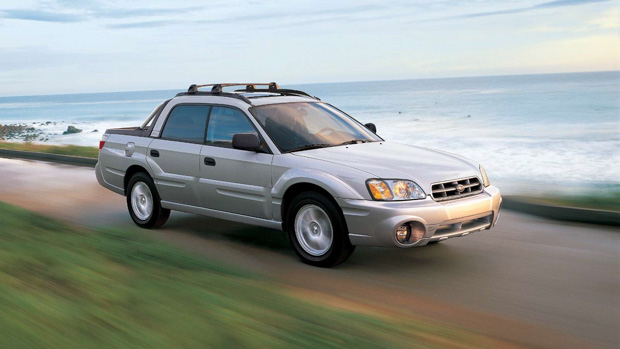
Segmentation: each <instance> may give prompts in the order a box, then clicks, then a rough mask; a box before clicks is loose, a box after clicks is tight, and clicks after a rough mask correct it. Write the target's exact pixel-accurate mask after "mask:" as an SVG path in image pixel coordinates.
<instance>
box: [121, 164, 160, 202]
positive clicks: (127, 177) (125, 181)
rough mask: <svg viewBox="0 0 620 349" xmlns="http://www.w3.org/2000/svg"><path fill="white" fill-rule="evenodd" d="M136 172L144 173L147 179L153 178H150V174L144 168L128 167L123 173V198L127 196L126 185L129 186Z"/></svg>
mask: <svg viewBox="0 0 620 349" xmlns="http://www.w3.org/2000/svg"><path fill="white" fill-rule="evenodd" d="M138 172H144V173H146V174H147V175H149V177H151V178H153V176H151V174H150V173H149V171H148V170H147V169H146V168H145V167H143V166H140V165H131V166H129V168H128V169H127V171H125V177H124V178H123V190H124V191H125V196H127V184H129V181H130V180H131V177H133V176H134V175H135V174H136V173H138Z"/></svg>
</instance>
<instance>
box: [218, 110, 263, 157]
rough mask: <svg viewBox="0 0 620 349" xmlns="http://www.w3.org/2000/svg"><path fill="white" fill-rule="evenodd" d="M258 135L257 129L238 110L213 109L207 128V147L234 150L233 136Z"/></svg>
mask: <svg viewBox="0 0 620 349" xmlns="http://www.w3.org/2000/svg"><path fill="white" fill-rule="evenodd" d="M237 133H254V134H257V133H256V129H254V126H253V125H252V123H250V120H248V118H247V117H246V116H245V114H244V113H243V112H241V111H239V110H237V109H233V108H226V107H213V110H211V116H209V126H208V127H207V143H206V144H207V145H213V146H217V147H225V148H232V138H233V135H235V134H237Z"/></svg>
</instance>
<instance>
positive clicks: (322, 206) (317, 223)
mask: <svg viewBox="0 0 620 349" xmlns="http://www.w3.org/2000/svg"><path fill="white" fill-rule="evenodd" d="M286 221H287V233H288V237H289V241H290V242H291V245H292V246H293V249H294V250H295V252H296V253H297V255H298V256H299V258H300V259H301V260H302V261H303V262H304V263H307V264H310V265H314V266H318V267H331V266H335V265H338V264H340V263H342V262H344V261H345V260H347V259H348V258H349V256H351V254H352V253H353V251H354V250H355V246H353V245H351V242H350V241H349V232H348V230H347V227H346V223H345V221H344V219H343V218H342V216H341V214H340V211H339V210H338V207H337V206H336V205H335V204H334V203H333V202H331V201H330V200H329V199H328V198H326V197H325V196H324V195H321V194H319V193H315V192H306V193H302V194H300V195H298V196H297V197H296V198H295V199H293V202H291V205H290V208H289V210H288V214H287V220H286Z"/></svg>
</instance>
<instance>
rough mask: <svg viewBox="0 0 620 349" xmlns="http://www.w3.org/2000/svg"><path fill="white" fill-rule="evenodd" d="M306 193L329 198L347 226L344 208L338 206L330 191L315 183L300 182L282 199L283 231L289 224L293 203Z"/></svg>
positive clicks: (286, 192)
mask: <svg viewBox="0 0 620 349" xmlns="http://www.w3.org/2000/svg"><path fill="white" fill-rule="evenodd" d="M305 192H315V193H319V194H321V195H323V196H325V198H327V199H328V200H329V201H330V202H331V203H333V204H334V206H335V207H336V209H337V210H338V214H339V215H340V218H341V219H342V221H343V222H345V224H346V221H345V219H344V214H343V212H342V208H341V207H340V205H338V202H337V201H336V198H335V197H334V196H333V195H332V194H331V193H330V192H329V191H328V190H326V189H325V188H323V187H321V186H319V185H317V184H314V183H310V182H298V183H295V184H293V185H291V186H289V187H288V188H287V189H286V191H285V192H284V195H283V197H282V204H281V205H280V216H281V217H282V230H284V231H286V225H287V224H288V220H287V219H288V216H287V213H288V210H289V208H290V206H291V203H292V202H293V200H294V199H295V198H296V197H297V196H298V195H300V194H301V193H305Z"/></svg>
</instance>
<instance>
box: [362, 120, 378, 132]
mask: <svg viewBox="0 0 620 349" xmlns="http://www.w3.org/2000/svg"><path fill="white" fill-rule="evenodd" d="M364 126H366V128H367V129H369V130H371V131H372V133H377V126H375V124H373V123H372V122H369V123H367V124H366V125H364Z"/></svg>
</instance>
